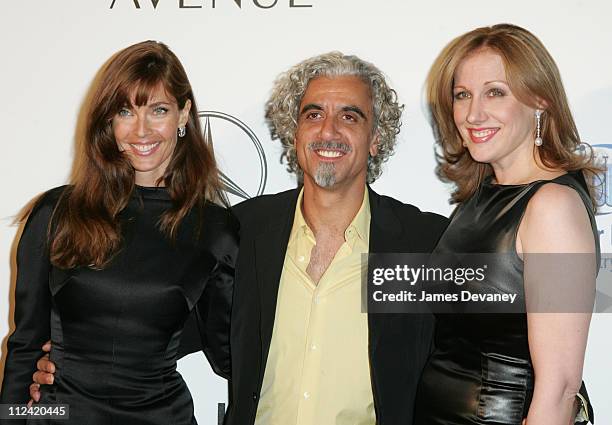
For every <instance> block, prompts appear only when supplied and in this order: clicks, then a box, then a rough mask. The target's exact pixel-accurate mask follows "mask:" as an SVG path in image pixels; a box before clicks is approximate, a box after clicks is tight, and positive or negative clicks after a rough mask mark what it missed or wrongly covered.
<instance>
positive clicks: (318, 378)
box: [225, 52, 446, 425]
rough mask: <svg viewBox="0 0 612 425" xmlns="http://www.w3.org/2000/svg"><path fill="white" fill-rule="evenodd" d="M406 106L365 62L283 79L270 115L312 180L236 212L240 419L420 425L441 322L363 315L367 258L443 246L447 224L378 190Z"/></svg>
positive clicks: (308, 424)
mask: <svg viewBox="0 0 612 425" xmlns="http://www.w3.org/2000/svg"><path fill="white" fill-rule="evenodd" d="M401 112H402V107H401V106H400V105H399V104H398V101H397V95H396V93H395V91H394V90H393V89H391V88H390V87H389V85H388V84H387V82H386V80H385V77H384V76H383V74H382V73H381V72H380V70H378V69H377V68H376V67H375V66H374V65H372V64H371V63H368V62H366V61H364V60H362V59H360V58H358V57H356V56H347V55H344V54H342V53H339V52H332V53H327V54H323V55H320V56H316V57H313V58H310V59H307V60H305V61H303V62H301V63H299V64H298V65H296V66H294V67H293V68H291V69H289V70H288V71H287V72H285V73H283V74H281V75H280V76H279V78H278V79H277V80H276V82H275V84H274V87H273V90H272V93H271V96H270V99H269V101H268V102H267V104H266V119H267V121H268V124H269V127H270V131H271V134H272V137H273V139H278V140H280V142H281V143H282V146H283V155H282V158H283V159H284V160H285V161H286V163H287V168H288V170H289V171H290V172H293V173H295V174H296V175H297V177H298V181H299V182H300V186H301V187H298V188H297V189H294V190H290V191H287V192H283V193H279V194H276V195H265V196H261V197H258V198H255V199H251V200H248V201H245V202H244V203H242V204H241V205H238V206H237V207H235V212H236V215H237V216H238V218H239V219H240V222H241V245H240V259H239V260H238V261H239V265H238V271H237V280H236V283H235V286H234V287H235V293H234V307H233V313H232V331H231V333H232V334H231V355H232V381H231V392H230V405H229V409H228V412H227V417H226V422H225V423H226V425H243V424H257V425H275V424H283V425H312V424H336V425H354V424H364V425H365V424H371V425H374V424H375V423H377V424H383V425H385V424H389V425H391V424H400V423H401V424H411V423H412V412H413V402H414V398H415V393H416V386H417V382H418V377H419V375H420V371H421V369H422V367H423V365H424V362H425V359H426V358H427V355H428V353H429V347H430V343H431V340H430V338H431V330H432V327H433V325H432V321H431V318H430V317H420V316H417V315H394V316H391V315H380V314H378V315H366V314H362V313H361V275H362V271H363V270H364V269H363V267H364V264H363V261H362V255H363V254H367V253H368V252H429V251H431V250H432V249H433V247H434V245H435V242H436V241H437V239H438V237H439V236H440V234H441V233H442V231H443V229H444V228H445V226H446V219H445V218H443V217H441V216H438V215H435V214H428V213H422V212H420V211H419V210H418V209H417V208H416V207H413V206H411V205H406V204H403V203H401V202H399V201H396V200H394V199H392V198H389V197H386V196H380V195H378V194H377V193H376V192H374V191H373V190H372V189H371V188H369V186H368V183H372V182H373V181H374V180H376V178H377V177H379V175H380V173H381V165H382V164H383V163H384V162H385V161H386V160H387V159H388V158H389V156H390V155H391V154H392V153H393V149H394V145H395V141H396V136H397V134H398V133H399V128H400V118H401ZM253 277H255V280H256V282H254V281H250V280H249V279H253Z"/></svg>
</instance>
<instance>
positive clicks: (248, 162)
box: [198, 111, 268, 199]
mask: <svg viewBox="0 0 612 425" xmlns="http://www.w3.org/2000/svg"><path fill="white" fill-rule="evenodd" d="M198 116H199V117H200V119H201V121H202V123H203V127H204V136H205V139H206V141H207V143H210V144H212V146H213V149H214V150H215V155H217V159H219V155H218V153H219V151H221V150H222V148H223V146H222V144H221V143H219V142H217V144H215V137H214V136H213V125H214V126H215V127H216V129H217V130H219V132H223V130H225V134H226V135H227V136H226V137H227V138H231V139H232V144H233V147H236V146H237V150H235V151H234V152H233V153H231V154H230V155H231V157H232V164H233V165H238V166H237V167H235V169H233V170H232V169H229V170H225V172H224V171H220V172H219V174H220V175H221V181H222V183H223V185H224V186H225V191H226V192H227V193H229V194H232V195H234V196H236V197H238V198H240V199H249V198H251V197H253V196H259V195H262V194H263V193H264V190H265V189H266V181H267V178H268V164H267V161H266V154H265V152H264V149H263V146H262V144H261V142H260V141H259V138H258V137H257V135H256V134H255V132H254V131H253V130H251V128H249V126H248V125H246V124H245V123H244V122H242V121H241V120H239V119H238V118H236V117H234V116H232V115H229V114H226V113H224V112H217V111H200V112H198ZM227 124H229V129H228V128H227V127H228V125H227ZM236 130H238V131H237V132H236ZM215 134H217V132H216V131H215ZM236 137H237V139H236ZM236 152H240V155H239V156H237V155H236ZM239 161H244V165H243V164H240V163H239ZM245 171H246V174H247V175H246V176H245V175H244V174H245Z"/></svg>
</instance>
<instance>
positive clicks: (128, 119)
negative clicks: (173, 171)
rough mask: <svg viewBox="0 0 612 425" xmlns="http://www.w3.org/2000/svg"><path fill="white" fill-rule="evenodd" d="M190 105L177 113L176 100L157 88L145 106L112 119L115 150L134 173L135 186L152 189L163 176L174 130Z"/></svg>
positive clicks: (173, 144) (181, 123)
mask: <svg viewBox="0 0 612 425" xmlns="http://www.w3.org/2000/svg"><path fill="white" fill-rule="evenodd" d="M190 108H191V102H190V101H189V100H187V102H185V107H184V108H183V109H179V107H178V105H177V103H176V99H174V97H172V96H170V95H168V94H167V93H166V91H165V90H164V88H163V87H162V86H161V85H159V86H157V87H156V88H155V89H154V90H153V92H152V93H151V95H150V96H149V99H148V101H147V103H146V104H145V105H141V106H136V105H133V104H132V105H129V106H127V105H126V106H124V107H123V108H121V109H120V110H119V112H118V113H117V114H116V115H115V116H114V117H113V120H112V127H113V134H114V136H115V141H116V142H117V145H118V147H119V150H121V151H123V152H124V154H125V155H127V157H128V158H129V160H130V163H131V164H132V167H134V170H135V183H136V184H138V185H140V186H155V185H156V182H157V180H158V179H159V178H161V177H162V176H163V175H164V172H165V171H166V167H167V166H168V163H169V162H170V160H171V158H172V153H173V152H174V148H175V147H176V143H177V130H178V128H179V127H181V126H184V125H186V123H187V119H188V117H189V109H190Z"/></svg>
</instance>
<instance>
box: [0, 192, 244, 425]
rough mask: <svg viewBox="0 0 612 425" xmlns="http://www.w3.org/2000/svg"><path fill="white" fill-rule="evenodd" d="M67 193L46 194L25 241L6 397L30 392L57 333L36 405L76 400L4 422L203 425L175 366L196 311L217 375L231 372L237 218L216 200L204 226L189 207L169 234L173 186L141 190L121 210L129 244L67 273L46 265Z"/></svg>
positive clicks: (1, 398)
mask: <svg viewBox="0 0 612 425" xmlns="http://www.w3.org/2000/svg"><path fill="white" fill-rule="evenodd" d="M62 190H63V188H57V189H54V190H51V191H49V192H47V194H46V195H45V196H44V197H43V199H42V200H41V201H40V202H39V203H38V205H37V206H36V207H35V208H34V210H33V211H32V213H31V214H30V217H29V219H28V222H27V224H26V226H25V229H24V232H23V235H22V237H21V240H20V242H19V248H18V253H17V262H18V274H17V284H16V294H15V324H16V329H15V331H14V333H13V334H12V335H11V336H10V338H9V340H8V354H7V360H6V366H5V370H4V381H3V385H2V392H1V394H0V402H1V403H26V402H27V401H28V400H29V398H30V397H29V394H28V387H29V384H30V383H31V380H32V373H33V372H34V370H35V369H36V361H37V360H38V358H40V357H41V356H42V354H43V353H42V352H41V348H40V347H41V345H42V344H43V343H44V342H45V341H46V340H48V339H51V340H52V344H53V348H52V351H51V360H53V361H54V362H55V364H56V367H57V368H56V373H55V382H54V384H53V385H43V386H42V387H41V400H40V403H45V404H55V403H58V404H68V405H69V419H68V420H59V419H58V420H52V419H25V418H22V420H15V419H11V420H7V421H6V423H7V424H10V425H18V424H25V423H27V424H52V423H53V424H64V425H68V424H74V425H110V424H117V425H192V424H195V423H196V421H195V418H194V415H193V403H192V399H191V395H190V393H189V390H188V389H187V386H186V384H185V382H184V381H183V379H182V377H181V375H180V374H179V373H178V372H177V370H176V360H177V351H178V347H179V342H180V338H181V333H182V331H183V325H184V323H185V321H186V319H187V318H188V317H189V315H190V312H191V311H192V310H193V309H196V311H197V315H196V316H197V317H198V318H199V320H200V323H199V324H200V325H201V326H200V332H201V335H202V343H203V347H204V351H205V352H206V354H207V357H208V358H209V360H211V364H212V365H213V367H214V368H216V370H217V372H221V371H224V372H225V373H228V372H229V317H230V307H231V298H232V289H233V280H234V279H233V278H234V263H235V260H236V256H237V253H238V244H237V241H238V224H237V220H236V219H235V218H234V217H233V215H231V213H230V212H229V211H228V210H226V209H224V208H221V207H219V206H216V205H212V204H208V205H206V207H205V208H203V210H202V211H201V214H202V226H201V227H202V228H201V230H200V232H199V233H198V232H197V231H196V230H197V227H198V219H197V218H198V217H197V215H196V212H195V211H192V212H191V213H189V214H188V216H187V217H185V219H184V220H183V222H182V223H181V225H180V227H179V230H178V234H177V237H176V240H174V241H171V240H169V239H168V238H167V237H166V236H165V235H163V234H162V233H161V232H160V230H159V228H158V221H159V219H160V216H161V214H162V213H163V212H164V211H167V210H168V209H169V208H171V207H172V201H171V199H170V196H169V194H168V192H167V191H166V190H165V189H163V188H160V189H155V188H143V187H136V188H135V190H134V193H133V196H132V198H131V200H130V201H129V204H128V206H127V207H126V209H125V210H124V211H123V212H122V213H121V214H120V219H121V222H122V226H123V227H122V228H123V232H122V235H123V244H122V247H121V249H120V250H119V252H118V253H117V254H116V255H115V257H114V258H113V259H112V261H111V263H110V264H109V265H108V266H107V267H105V268H104V269H103V270H93V269H91V268H87V267H79V268H75V269H71V270H60V269H58V268H56V267H53V266H52V265H51V264H50V262H49V254H48V250H47V244H46V236H47V227H48V225H49V220H50V218H51V216H52V212H53V209H54V207H55V205H56V202H57V200H58V198H59V196H60V194H61V192H62ZM202 367H207V366H206V365H205V364H204V363H202ZM0 423H2V424H4V423H5V422H4V421H3V420H0Z"/></svg>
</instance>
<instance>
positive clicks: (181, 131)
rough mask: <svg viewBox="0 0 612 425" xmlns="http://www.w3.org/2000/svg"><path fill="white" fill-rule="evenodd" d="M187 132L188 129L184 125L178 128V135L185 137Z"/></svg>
mask: <svg viewBox="0 0 612 425" xmlns="http://www.w3.org/2000/svg"><path fill="white" fill-rule="evenodd" d="M185 134H187V129H186V128H185V126H184V125H182V126H180V127H179V128H178V137H185Z"/></svg>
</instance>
